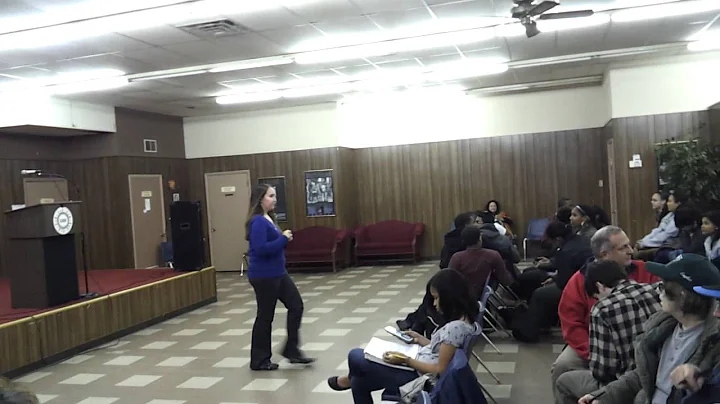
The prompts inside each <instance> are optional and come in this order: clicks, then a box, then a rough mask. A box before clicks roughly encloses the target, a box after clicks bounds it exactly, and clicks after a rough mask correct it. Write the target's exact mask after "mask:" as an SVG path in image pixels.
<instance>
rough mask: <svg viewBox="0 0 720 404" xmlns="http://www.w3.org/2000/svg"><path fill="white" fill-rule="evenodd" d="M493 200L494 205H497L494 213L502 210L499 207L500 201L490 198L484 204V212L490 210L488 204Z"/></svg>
mask: <svg viewBox="0 0 720 404" xmlns="http://www.w3.org/2000/svg"><path fill="white" fill-rule="evenodd" d="M493 202H495V206H497V210H496V211H495V213H500V212H502V208H500V202H498V201H496V200H495V199H491V200H489V201H488V203H486V204H485V212H490V204H491V203H493Z"/></svg>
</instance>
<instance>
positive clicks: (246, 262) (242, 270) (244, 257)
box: [240, 252, 250, 276]
mask: <svg viewBox="0 0 720 404" xmlns="http://www.w3.org/2000/svg"><path fill="white" fill-rule="evenodd" d="M249 266H250V261H249V257H248V253H247V252H244V253H243V255H242V262H241V263H240V276H243V273H245V268H247V267H249Z"/></svg>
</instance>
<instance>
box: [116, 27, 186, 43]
mask: <svg viewBox="0 0 720 404" xmlns="http://www.w3.org/2000/svg"><path fill="white" fill-rule="evenodd" d="M118 33H119V34H122V35H124V36H126V37H128V38H132V39H134V40H136V41H140V42H144V43H146V44H149V45H155V46H164V45H173V44H179V43H184V42H192V41H197V40H198V39H200V38H198V37H196V36H195V35H192V34H189V33H187V32H185V31H183V30H181V29H179V28H175V27H173V26H171V25H160V26H157V27H151V28H146V29H143V30H131V31H118Z"/></svg>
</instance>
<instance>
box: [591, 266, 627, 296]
mask: <svg viewBox="0 0 720 404" xmlns="http://www.w3.org/2000/svg"><path fill="white" fill-rule="evenodd" d="M627 276H628V275H627V272H626V271H625V268H623V267H622V266H621V265H620V264H618V263H617V262H615V261H611V260H602V261H594V262H591V263H589V264H588V266H587V270H586V271H585V292H586V293H587V295H588V296H591V297H592V296H595V295H596V294H597V293H598V288H597V284H596V282H600V283H601V284H603V285H605V287H608V288H614V287H615V286H617V284H618V283H620V281H621V280H623V279H627Z"/></svg>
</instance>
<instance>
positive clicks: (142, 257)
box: [128, 174, 165, 268]
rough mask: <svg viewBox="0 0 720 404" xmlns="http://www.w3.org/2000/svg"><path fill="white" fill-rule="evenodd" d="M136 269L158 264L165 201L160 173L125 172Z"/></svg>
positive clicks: (163, 237)
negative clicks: (127, 173) (126, 173)
mask: <svg viewBox="0 0 720 404" xmlns="http://www.w3.org/2000/svg"><path fill="white" fill-rule="evenodd" d="M128 183H129V184H130V215H131V218H132V232H133V250H134V257H135V268H150V267H155V266H158V265H159V264H160V243H161V242H163V241H165V200H164V198H163V188H162V183H163V182H162V175H159V174H157V175H156V174H152V175H139V174H130V175H128Z"/></svg>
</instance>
